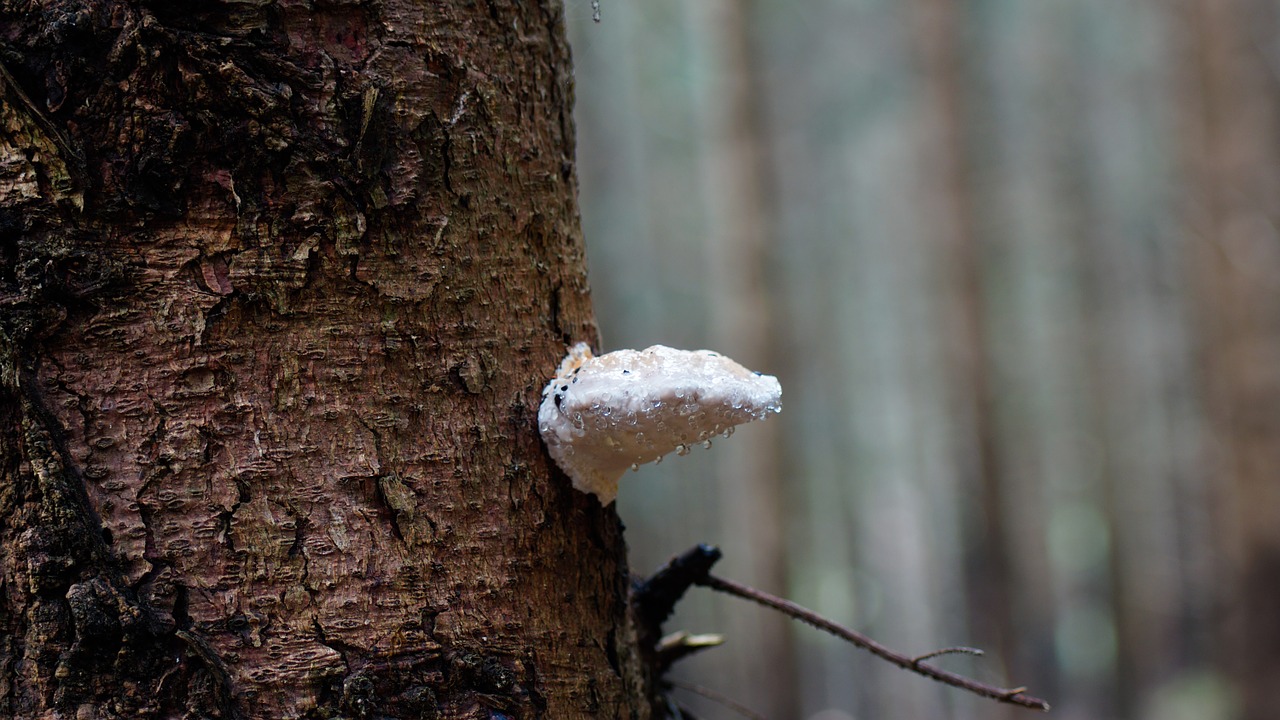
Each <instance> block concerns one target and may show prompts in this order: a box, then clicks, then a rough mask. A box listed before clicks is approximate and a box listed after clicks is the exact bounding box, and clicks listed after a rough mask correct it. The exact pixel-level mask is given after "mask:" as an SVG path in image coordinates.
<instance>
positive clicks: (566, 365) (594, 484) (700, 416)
mask: <svg viewBox="0 0 1280 720" xmlns="http://www.w3.org/2000/svg"><path fill="white" fill-rule="evenodd" d="M781 398H782V386H781V385H780V384H779V383H778V379H777V378H776V377H773V376H772V375H764V374H762V373H758V372H752V371H750V370H748V369H746V368H745V367H743V366H741V365H739V364H738V363H736V362H734V361H733V360H730V359H729V358H727V357H725V356H723V355H720V354H719V353H714V352H711V351H709V350H676V349H673V348H669V347H666V346H663V345H654V346H652V347H649V348H645V349H644V350H616V351H614V352H611V353H606V354H604V355H601V356H600V357H595V356H593V355H592V354H591V349H590V348H589V347H587V344H586V343H578V344H577V345H574V346H573V348H572V349H570V351H569V354H568V355H567V356H566V357H565V359H564V361H563V362H561V363H560V369H559V371H557V372H556V376H555V377H554V378H553V379H552V380H551V382H550V383H548V384H547V386H546V388H545V389H544V390H543V391H542V406H541V407H540V408H539V409H538V429H539V432H541V434H542V441H543V442H545V443H546V444H547V450H549V451H550V453H551V457H552V459H553V460H555V461H556V464H557V465H559V466H560V468H561V469H562V470H564V471H565V473H566V474H567V475H568V476H569V478H570V479H571V480H572V481H573V486H574V487H575V488H577V489H578V490H580V491H582V492H587V493H591V494H593V495H595V496H596V497H597V498H599V500H600V503H601V504H603V505H608V504H609V503H611V502H613V500H614V498H615V497H616V496H617V494H618V478H620V477H622V474H623V473H625V472H626V471H627V468H631V469H633V470H634V469H636V468H637V467H638V466H639V465H640V464H643V463H647V462H658V461H660V460H662V456H663V455H666V454H667V453H669V452H671V451H673V450H674V451H676V453H677V454H680V455H684V454H687V453H688V452H689V448H690V447H691V445H692V444H693V443H703V444H704V445H706V446H708V447H710V444H711V439H712V438H713V437H715V436H717V435H724V436H725V437H728V436H729V435H730V434H731V433H732V432H733V428H734V427H735V426H737V425H741V424H742V423H745V422H750V421H752V420H763V419H765V418H766V417H768V416H769V415H771V414H773V413H777V412H780V411H781V410H782V403H781Z"/></svg>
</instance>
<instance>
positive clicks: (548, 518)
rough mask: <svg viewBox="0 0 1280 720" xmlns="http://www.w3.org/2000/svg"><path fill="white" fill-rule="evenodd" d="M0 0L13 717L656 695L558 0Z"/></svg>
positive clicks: (4, 553)
mask: <svg viewBox="0 0 1280 720" xmlns="http://www.w3.org/2000/svg"><path fill="white" fill-rule="evenodd" d="M178 7H181V8H182V9H176V8H178ZM0 8H2V9H0V63H2V64H3V68H4V72H3V73H0V84H2V85H3V88H2V89H3V94H2V98H3V105H2V106H0V123H2V124H3V128H4V131H3V135H0V252H2V253H3V261H2V265H0V333H2V336H0V381H2V387H0V415H3V417H2V418H0V715H3V716H5V717H15V718H35V717H41V718H46V717H72V716H74V717H78V718H95V717H128V718H153V717H222V718H227V717H264V718H267V717H270V718H291V717H314V718H321V717H324V718H329V717H388V716H389V717H415V718H416V717H422V718H437V717H441V718H496V717H522V718H533V717H547V718H573V717H648V716H649V711H648V709H647V707H648V706H647V705H646V702H645V700H644V698H645V697H646V690H647V687H646V682H645V681H644V680H643V678H642V673H641V671H640V666H639V663H638V661H637V653H636V651H635V641H634V639H633V637H634V633H633V632H632V631H631V630H630V625H629V623H628V621H627V613H626V593H627V576H626V566H625V558H624V546H623V541H622V537H621V526H620V524H619V522H618V519H617V516H616V514H615V513H614V511H613V510H612V508H609V509H602V508H601V507H600V505H599V504H598V503H597V501H596V500H595V499H594V498H592V497H590V496H587V495H581V494H578V493H575V492H574V491H572V490H571V489H570V487H569V484H568V482H567V481H566V480H565V478H564V477H563V476H562V475H561V474H560V473H559V471H557V470H556V469H555V468H554V466H553V465H552V464H551V463H550V461H549V459H548V458H547V456H546V454H545V452H544V451H543V448H542V446H541V444H540V442H539V439H538V435H537V431H536V423H535V415H536V410H537V405H538V402H539V393H540V390H541V388H542V386H543V384H544V382H545V381H546V378H547V377H548V376H549V375H550V374H551V373H552V371H553V370H554V368H555V366H556V363H557V362H558V361H559V359H560V357H561V356H562V355H563V353H564V351H565V345H566V344H567V343H569V342H572V341H578V340H587V341H594V339H595V327H594V322H593V320H592V313H591V307H590V302H589V297H588V294H587V289H586V288H587V286H586V277H585V269H584V263H583V246H582V238H581V233H580V230H579V226H578V218H577V208H576V197H575V195H576V180H575V177H574V165H573V162H574V161H573V125H572V120H571V116H570V109H571V103H572V79H571V73H570V64H569V49H568V47H567V45H566V43H565V39H564V30H563V24H562V14H563V13H562V8H561V6H560V4H559V3H556V2H541V3H514V2H509V1H504V0H487V1H486V2H483V3H410V2H404V1H403V0H383V1H382V2H373V1H372V0H364V1H361V0H352V1H349V2H343V1H342V0H329V1H325V2H322V1H319V0H318V1H317V2H315V3H314V7H313V4H312V3H303V2H281V3H269V2H265V0H261V1H253V0H249V1H248V2H226V3H222V2H216V1H215V0H208V1H206V2H201V3H192V4H181V5H171V4H169V3H162V2H156V3H151V2H138V1H132V2H126V1H123V0H119V1H106V2H90V1H89V0H44V1H43V2H35V3H20V2H9V1H6V2H3V3H2V4H0Z"/></svg>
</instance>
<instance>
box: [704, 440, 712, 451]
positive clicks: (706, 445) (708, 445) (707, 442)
mask: <svg viewBox="0 0 1280 720" xmlns="http://www.w3.org/2000/svg"><path fill="white" fill-rule="evenodd" d="M702 447H704V448H707V449H710V448H711V441H710V440H703V441H702Z"/></svg>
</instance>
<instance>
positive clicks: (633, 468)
mask: <svg viewBox="0 0 1280 720" xmlns="http://www.w3.org/2000/svg"><path fill="white" fill-rule="evenodd" d="M639 471H640V466H639V465H637V464H636V463H631V472H639Z"/></svg>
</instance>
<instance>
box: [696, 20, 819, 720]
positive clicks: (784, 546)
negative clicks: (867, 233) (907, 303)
mask: <svg viewBox="0 0 1280 720" xmlns="http://www.w3.org/2000/svg"><path fill="white" fill-rule="evenodd" d="M699 5H700V7H699V9H698V10H697V11H696V12H697V13H698V15H699V17H700V19H701V20H702V22H701V23H699V25H698V26H697V28H696V30H697V34H698V36H699V37H702V38H705V39H706V40H707V41H708V44H709V47H710V48H711V57H710V58H709V61H708V62H709V64H710V66H711V67H710V69H709V75H710V76H711V82H709V83H708V84H707V86H706V87H705V93H704V95H703V97H702V98H700V102H699V105H700V109H701V111H702V115H703V117H702V118H701V120H702V138H703V141H702V143H701V151H702V153H703V156H704V158H705V159H704V161H703V168H704V173H705V174H706V180H705V183H706V184H705V187H706V188H708V197H707V202H708V204H709V206H710V208H709V218H710V220H709V231H708V235H707V238H706V241H705V252H706V267H707V272H708V278H707V279H708V282H707V283H706V288H705V290H706V299H707V303H708V308H707V313H708V314H707V322H708V326H709V328H708V329H709V332H708V338H709V340H708V342H709V347H712V348H714V349H716V350H718V351H720V352H723V353H725V354H728V355H730V356H731V357H733V358H736V359H738V360H739V361H741V362H743V363H745V364H746V365H747V366H748V367H753V368H768V372H770V373H775V374H776V373H782V372H783V367H782V365H781V363H782V362H784V361H785V360H786V358H787V357H789V356H790V353H788V352H786V351H785V350H786V348H785V347H783V345H782V344H781V343H779V341H778V338H779V328H778V326H777V324H776V317H777V312H776V311H775V310H774V307H773V300H774V287H775V285H776V284H777V281H778V276H777V273H775V272H773V269H774V267H775V263H774V260H775V258H774V253H775V252H776V245H777V244H776V242H775V238H776V234H777V231H778V223H777V218H776V214H775V209H776V208H775V199H774V194H775V192H776V190H775V189H774V188H773V187H772V180H773V177H774V170H773V168H772V166H771V164H770V160H771V148H770V141H771V139H770V137H769V133H768V128H767V127H766V111H767V107H766V105H765V95H764V90H763V88H762V85H763V84H764V78H763V77H761V75H760V63H761V58H760V57H759V49H758V47H757V46H758V42H757V37H756V34H757V33H758V32H759V28H758V27H757V17H758V12H757V3H755V2H751V1H750V0H709V2H705V3H699ZM779 430H780V427H779V424H778V423H776V422H775V423H766V424H761V425H758V426H754V427H750V428H743V435H744V436H747V437H749V438H750V441H749V442H742V441H738V442H737V443H735V444H734V445H733V446H732V448H733V449H732V450H731V451H729V452H727V453H726V454H725V456H724V457H723V458H722V459H721V460H720V462H719V463H717V466H716V467H717V473H716V474H717V481H718V483H719V497H720V498H721V504H720V513H719V515H720V517H719V526H720V529H721V536H722V538H723V540H722V541H721V542H723V544H724V546H725V549H726V550H727V551H728V559H727V561H726V566H729V565H736V566H737V567H738V568H739V569H740V570H739V572H740V573H741V575H740V577H741V578H742V579H743V580H745V581H747V582H749V583H751V584H753V585H756V586H758V587H760V588H764V589H767V590H769V591H770V592H775V593H780V594H786V593H787V591H788V586H789V573H788V566H789V557H788V554H787V550H788V546H789V544H788V542H787V532H786V519H787V516H788V514H787V509H788V506H789V502H788V497H787V493H786V484H785V483H786V481H785V478H784V473H783V472H782V466H781V464H780V462H779V460H780V458H779V452H780V440H781V435H780V432H779ZM792 630H793V626H792V624H791V622H790V621H788V620H787V619H786V618H785V617H782V616H781V615H778V614H770V615H768V616H765V617H763V618H761V617H760V616H759V615H758V614H746V613H744V614H742V615H741V616H740V621H739V622H737V623H734V625H733V626H731V629H730V637H731V638H732V637H746V636H754V637H755V644H756V646H757V648H758V651H756V652H752V653H732V654H729V655H726V656H722V657H721V660H722V661H723V663H724V664H725V665H726V666H727V667H729V668H732V670H733V674H734V676H735V679H736V682H737V688H736V689H733V690H734V693H735V696H737V697H742V696H743V695H744V694H745V693H746V692H747V688H760V687H768V688H770V692H769V693H767V694H766V695H765V702H764V703H762V704H761V705H759V706H758V707H755V708H754V709H755V710H757V711H758V712H760V713H761V714H763V715H765V716H766V717H771V718H786V717H796V716H797V715H798V714H799V712H800V705H799V699H798V697H797V689H798V688H797V683H796V681H795V678H794V673H795V668H796V663H795V649H794V643H793V639H792ZM730 642H732V640H731V641H730Z"/></svg>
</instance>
